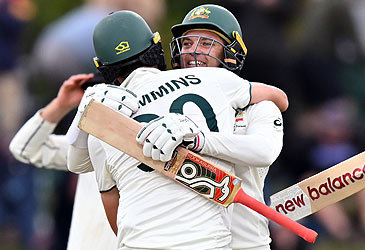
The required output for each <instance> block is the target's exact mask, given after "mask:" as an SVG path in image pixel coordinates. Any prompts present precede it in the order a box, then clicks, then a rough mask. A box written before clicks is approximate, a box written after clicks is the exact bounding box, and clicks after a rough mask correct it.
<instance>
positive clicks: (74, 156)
mask: <svg viewBox="0 0 365 250" xmlns="http://www.w3.org/2000/svg"><path fill="white" fill-rule="evenodd" d="M67 167H68V170H69V171H71V172H73V173H75V174H83V173H88V172H92V171H94V168H93V165H92V163H91V160H90V156H89V150H88V148H78V147H75V146H73V145H69V148H68V152H67Z"/></svg>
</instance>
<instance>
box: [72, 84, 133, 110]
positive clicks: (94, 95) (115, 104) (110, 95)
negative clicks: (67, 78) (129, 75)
mask: <svg viewBox="0 0 365 250" xmlns="http://www.w3.org/2000/svg"><path fill="white" fill-rule="evenodd" d="M91 99H95V100H96V101H99V102H101V103H103V104H104V105H106V106H108V107H110V108H112V109H114V110H116V111H118V112H120V113H122V114H124V115H126V116H131V115H132V114H134V113H135V112H137V110H138V109H139V102H138V98H137V95H135V94H134V93H133V92H132V91H130V90H128V89H125V88H122V87H119V86H115V85H109V84H97V85H94V86H92V87H88V88H87V89H86V91H85V94H84V96H83V98H82V100H81V102H80V105H79V107H78V111H79V112H81V113H82V112H83V111H84V110H85V107H86V106H87V105H88V104H89V102H90V100H91Z"/></svg>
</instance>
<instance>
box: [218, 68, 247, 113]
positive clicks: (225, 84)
mask: <svg viewBox="0 0 365 250" xmlns="http://www.w3.org/2000/svg"><path fill="white" fill-rule="evenodd" d="M220 70H221V72H219V74H217V76H218V78H217V79H216V80H217V81H218V84H219V85H220V87H221V89H222V90H223V92H224V93H225V95H226V97H227V100H228V101H229V103H230V105H231V106H232V108H234V109H244V108H245V107H247V106H248V105H249V104H250V102H251V98H252V97H251V88H252V86H251V83H250V82H249V81H247V80H245V79H243V78H241V77H239V76H237V75H236V74H234V73H232V72H230V71H228V70H225V69H220Z"/></svg>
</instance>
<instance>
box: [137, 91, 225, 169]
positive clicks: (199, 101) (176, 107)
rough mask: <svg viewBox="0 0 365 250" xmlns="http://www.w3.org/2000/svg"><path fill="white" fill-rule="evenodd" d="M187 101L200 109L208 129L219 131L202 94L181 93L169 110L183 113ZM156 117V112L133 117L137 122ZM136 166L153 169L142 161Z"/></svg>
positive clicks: (213, 114)
mask: <svg viewBox="0 0 365 250" xmlns="http://www.w3.org/2000/svg"><path fill="white" fill-rule="evenodd" d="M188 102H192V103H194V104H195V105H196V106H197V107H198V108H199V109H200V110H201V111H202V113H203V116H204V118H205V121H206V123H207V125H208V128H209V130H210V131H212V132H219V129H218V124H217V118H216V115H215V113H214V111H213V108H212V106H210V104H209V102H208V101H207V100H205V99H204V98H203V97H202V96H199V95H196V94H185V95H182V96H180V97H178V98H177V99H176V100H175V101H173V102H172V104H171V107H170V109H169V112H170V113H178V114H184V113H183V107H184V105H185V104H186V103H188ZM157 117H158V115H156V114H143V115H139V116H136V117H134V119H135V120H136V121H138V122H149V121H151V120H153V119H155V118H157ZM138 168H139V169H141V170H142V171H145V172H151V171H153V170H154V169H153V168H150V167H149V166H147V165H145V164H143V163H141V164H139V165H138Z"/></svg>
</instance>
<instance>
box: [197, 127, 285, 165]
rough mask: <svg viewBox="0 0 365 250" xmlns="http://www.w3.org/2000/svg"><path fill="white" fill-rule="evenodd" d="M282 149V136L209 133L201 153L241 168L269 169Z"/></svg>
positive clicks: (206, 134)
mask: <svg viewBox="0 0 365 250" xmlns="http://www.w3.org/2000/svg"><path fill="white" fill-rule="evenodd" d="M281 148H282V140H281V139H280V136H279V137H278V136H275V135H274V136H272V135H266V134H254V135H227V134H222V133H217V132H208V133H205V145H204V147H203V150H202V151H201V153H202V154H206V155H209V156H213V157H216V158H220V159H223V160H226V161H229V162H232V163H234V164H236V165H240V166H251V167H267V166H270V165H271V164H272V163H273V162H274V161H275V160H276V158H277V157H278V156H279V153H280V151H281Z"/></svg>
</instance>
